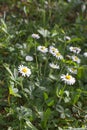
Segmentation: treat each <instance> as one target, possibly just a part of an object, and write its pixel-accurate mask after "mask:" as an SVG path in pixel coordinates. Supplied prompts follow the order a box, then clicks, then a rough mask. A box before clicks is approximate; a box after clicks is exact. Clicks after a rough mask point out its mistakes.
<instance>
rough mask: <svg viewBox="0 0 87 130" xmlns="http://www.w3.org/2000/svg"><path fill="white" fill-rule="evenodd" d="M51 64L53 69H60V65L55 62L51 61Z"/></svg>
mask: <svg viewBox="0 0 87 130" xmlns="http://www.w3.org/2000/svg"><path fill="white" fill-rule="evenodd" d="M49 66H50V67H51V68H53V69H59V65H57V64H54V63H49Z"/></svg>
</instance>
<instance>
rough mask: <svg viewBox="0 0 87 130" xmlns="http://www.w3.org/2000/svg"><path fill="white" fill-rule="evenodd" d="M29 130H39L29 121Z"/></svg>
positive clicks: (27, 122)
mask: <svg viewBox="0 0 87 130" xmlns="http://www.w3.org/2000/svg"><path fill="white" fill-rule="evenodd" d="M26 124H27V126H28V127H29V130H38V129H37V128H36V127H35V126H34V125H33V124H32V123H31V122H30V121H29V120H27V121H26Z"/></svg>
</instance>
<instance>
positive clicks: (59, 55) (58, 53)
mask: <svg viewBox="0 0 87 130" xmlns="http://www.w3.org/2000/svg"><path fill="white" fill-rule="evenodd" d="M54 56H55V57H56V58H57V59H58V60H61V59H63V56H62V55H61V54H60V52H55V54H54Z"/></svg>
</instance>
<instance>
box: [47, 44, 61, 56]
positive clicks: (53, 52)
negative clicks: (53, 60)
mask: <svg viewBox="0 0 87 130" xmlns="http://www.w3.org/2000/svg"><path fill="white" fill-rule="evenodd" d="M56 52H59V51H58V49H57V48H55V47H53V46H50V47H49V53H51V54H52V55H53V56H54V55H55V53H56Z"/></svg>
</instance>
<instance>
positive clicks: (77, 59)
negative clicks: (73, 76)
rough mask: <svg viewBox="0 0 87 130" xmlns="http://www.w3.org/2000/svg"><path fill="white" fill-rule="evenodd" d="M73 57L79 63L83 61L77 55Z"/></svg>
mask: <svg viewBox="0 0 87 130" xmlns="http://www.w3.org/2000/svg"><path fill="white" fill-rule="evenodd" d="M71 59H72V60H73V61H75V62H77V63H78V64H79V63H80V62H81V60H80V59H79V58H78V57H77V56H71Z"/></svg>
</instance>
